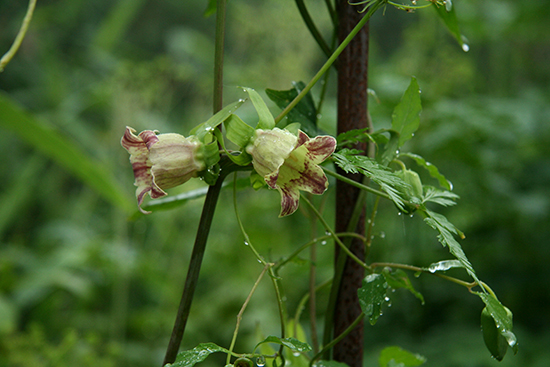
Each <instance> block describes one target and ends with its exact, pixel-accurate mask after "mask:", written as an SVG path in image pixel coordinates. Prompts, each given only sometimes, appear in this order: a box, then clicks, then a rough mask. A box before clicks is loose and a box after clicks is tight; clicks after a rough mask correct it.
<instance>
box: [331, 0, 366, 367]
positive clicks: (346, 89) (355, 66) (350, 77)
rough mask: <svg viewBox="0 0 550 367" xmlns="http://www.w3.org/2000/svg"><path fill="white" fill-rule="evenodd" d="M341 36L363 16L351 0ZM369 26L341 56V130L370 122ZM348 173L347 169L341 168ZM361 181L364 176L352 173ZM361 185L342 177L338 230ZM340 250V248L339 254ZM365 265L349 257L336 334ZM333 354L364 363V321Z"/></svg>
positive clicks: (342, 16)
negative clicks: (352, 183)
mask: <svg viewBox="0 0 550 367" xmlns="http://www.w3.org/2000/svg"><path fill="white" fill-rule="evenodd" d="M338 16H339V35H338V36H339V39H340V41H342V40H343V39H344V38H345V37H346V36H347V35H348V34H349V32H350V31H351V30H352V29H353V27H354V26H355V25H356V24H357V23H358V21H359V20H360V19H361V18H362V16H363V14H359V13H358V12H357V8H356V7H352V6H351V5H349V3H348V2H347V0H339V1H338ZM368 46H369V31H368V26H365V27H363V29H362V30H361V31H360V32H359V33H358V34H357V36H356V37H355V38H354V39H353V40H352V41H351V43H350V44H349V45H348V46H347V47H346V49H345V50H344V51H343V52H342V54H341V55H340V57H339V58H338V133H342V132H345V131H349V130H353V129H361V128H365V127H367V126H368V119H367V81H368V78H367V67H368V52H369V51H368ZM356 148H357V149H361V150H366V146H364V145H363V146H360V145H359V146H357V147H356ZM340 173H341V174H344V173H343V172H340ZM348 177H350V178H353V179H355V180H357V181H360V180H361V176H360V175H359V176H357V175H348ZM359 192H360V190H359V189H356V188H354V187H353V186H350V185H348V184H346V183H343V182H341V181H338V182H337V187H336V231H337V232H345V231H347V230H348V223H349V221H350V217H351V215H352V212H353V209H354V207H355V203H356V202H357V199H358V196H359ZM364 223H365V221H364V213H363V215H362V218H361V219H360V220H359V223H358V225H357V227H356V228H355V229H354V231H355V232H356V233H359V234H363V235H364V233H365V225H364ZM350 250H351V251H352V252H353V253H354V254H355V255H357V256H358V257H359V258H360V259H364V257H365V249H364V244H363V242H362V241H360V240H353V241H352V242H351V244H350ZM338 254H339V251H338V248H337V251H336V258H337V257H338ZM363 277H364V269H363V268H362V267H361V266H359V265H358V264H357V263H355V262H354V261H351V260H350V259H349V258H348V259H347V261H346V266H345V268H344V272H343V275H342V280H341V283H340V288H339V292H338V300H337V303H336V308H335V315H334V336H338V335H339V334H341V333H342V332H343V331H344V330H345V329H346V328H347V327H348V326H349V325H350V324H351V323H352V322H353V321H354V320H355V319H356V318H357V317H358V316H359V315H360V314H361V308H360V306H359V300H358V298H357V289H358V288H360V287H361V284H362V280H363ZM333 358H334V359H335V360H337V361H340V362H344V363H347V364H348V365H349V366H350V367H360V366H362V365H363V325H362V324H360V325H359V326H357V327H356V328H355V329H354V330H353V331H352V332H351V333H350V334H349V335H347V336H346V337H345V338H344V339H343V340H342V341H341V342H340V343H338V344H337V345H336V346H335V347H334V350H333Z"/></svg>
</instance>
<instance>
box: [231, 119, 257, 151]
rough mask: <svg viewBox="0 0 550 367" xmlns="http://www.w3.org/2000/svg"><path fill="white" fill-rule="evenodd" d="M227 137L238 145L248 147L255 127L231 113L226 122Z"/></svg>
mask: <svg viewBox="0 0 550 367" xmlns="http://www.w3.org/2000/svg"><path fill="white" fill-rule="evenodd" d="M224 126H225V136H226V138H227V139H228V140H229V141H230V142H232V143H234V144H236V145H237V146H238V147H243V148H244V147H246V146H247V145H248V142H249V141H250V138H251V137H252V135H254V131H255V130H254V128H253V127H252V126H250V125H248V124H247V123H246V122H244V121H243V120H241V118H240V117H239V116H237V115H233V114H232V115H230V116H229V117H228V118H227V119H226V120H225V122H224Z"/></svg>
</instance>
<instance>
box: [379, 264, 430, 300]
mask: <svg viewBox="0 0 550 367" xmlns="http://www.w3.org/2000/svg"><path fill="white" fill-rule="evenodd" d="M382 275H384V277H385V278H386V282H387V283H388V285H389V286H390V287H391V288H393V289H398V288H405V289H406V290H408V291H409V292H411V293H412V294H413V295H414V296H415V297H416V298H418V299H419V300H420V302H422V304H424V296H422V294H421V293H420V292H417V291H416V289H414V287H413V285H412V283H411V281H410V279H409V276H408V275H407V273H405V272H404V271H403V270H401V269H391V270H390V269H388V268H386V269H384V271H382Z"/></svg>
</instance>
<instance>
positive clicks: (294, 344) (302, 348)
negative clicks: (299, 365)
mask: <svg viewBox="0 0 550 367" xmlns="http://www.w3.org/2000/svg"><path fill="white" fill-rule="evenodd" d="M263 343H275V344H281V345H284V346H285V347H287V348H289V349H290V350H293V351H296V352H309V351H310V350H311V347H310V346H309V344H307V343H304V342H302V341H299V340H298V339H296V338H279V337H278V336H268V337H267V338H265V340H263V341H261V342H259V343H258V344H256V346H255V347H254V350H256V348H258V347H259V346H260V345H261V344H263Z"/></svg>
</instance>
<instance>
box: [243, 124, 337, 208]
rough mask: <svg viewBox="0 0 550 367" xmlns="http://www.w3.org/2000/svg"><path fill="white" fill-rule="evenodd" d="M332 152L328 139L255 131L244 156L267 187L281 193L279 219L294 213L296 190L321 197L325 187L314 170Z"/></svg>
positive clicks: (318, 169)
mask: <svg viewBox="0 0 550 367" xmlns="http://www.w3.org/2000/svg"><path fill="white" fill-rule="evenodd" d="M334 149H336V139H334V138H333V137H332V136H317V137H315V138H313V139H310V138H309V137H308V136H307V135H306V134H305V133H304V132H302V131H299V132H298V136H295V135H293V134H292V133H290V132H289V131H287V130H281V129H279V128H274V129H273V130H261V129H258V130H256V133H255V135H254V136H253V137H252V139H251V143H250V144H249V145H248V146H247V147H246V152H247V153H248V154H250V155H251V156H252V165H253V166H254V169H255V170H256V172H257V173H258V174H259V175H261V176H263V178H264V180H265V182H266V183H267V185H268V186H269V187H270V188H272V189H277V190H278V191H279V192H280V193H281V213H280V214H279V217H284V216H287V215H290V214H292V213H294V212H295V211H296V209H298V204H299V199H300V190H302V191H307V192H310V193H312V194H316V195H321V194H322V193H324V192H325V190H326V189H327V187H328V180H327V177H326V176H325V173H324V172H323V170H322V169H321V167H319V166H318V164H320V163H321V162H323V161H324V160H325V159H327V158H328V157H329V156H330V155H331V154H332V153H333V152H334Z"/></svg>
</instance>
